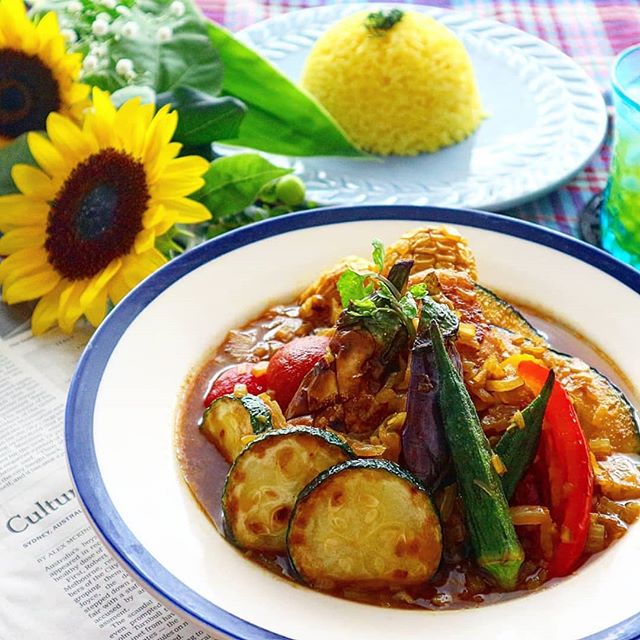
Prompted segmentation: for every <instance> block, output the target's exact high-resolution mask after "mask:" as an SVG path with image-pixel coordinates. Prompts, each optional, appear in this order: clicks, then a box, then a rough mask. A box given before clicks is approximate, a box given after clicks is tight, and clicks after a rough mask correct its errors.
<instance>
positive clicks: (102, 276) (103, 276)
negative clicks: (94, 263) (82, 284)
mask: <svg viewBox="0 0 640 640" xmlns="http://www.w3.org/2000/svg"><path fill="white" fill-rule="evenodd" d="M121 267H122V260H121V259H120V258H115V259H114V260H112V261H111V262H110V263H109V264H108V265H107V266H106V267H105V268H104V269H103V270H102V271H101V272H100V273H99V274H98V275H97V276H94V277H93V278H92V279H91V281H90V282H89V283H88V284H87V286H86V288H85V290H84V291H83V292H82V295H81V296H80V306H81V307H82V308H83V309H87V308H88V307H89V306H91V304H92V303H93V301H94V300H95V299H96V297H98V296H99V295H100V294H101V293H102V292H103V290H104V291H106V290H107V287H108V285H109V281H110V280H111V278H113V276H115V275H116V273H118V271H120V268H121ZM105 295H106V294H105Z"/></svg>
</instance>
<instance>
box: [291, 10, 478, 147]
mask: <svg viewBox="0 0 640 640" xmlns="http://www.w3.org/2000/svg"><path fill="white" fill-rule="evenodd" d="M302 85H303V87H304V88H305V89H307V90H308V91H309V92H310V93H311V94H313V95H314V96H315V97H316V98H317V99H318V101H319V102H320V103H321V104H322V105H323V106H324V107H325V108H326V109H327V111H329V113H330V114H331V115H332V116H333V117H334V118H335V119H336V120H337V121H338V123H339V124H340V125H341V126H342V127H343V129H344V130H345V132H346V134H347V135H348V136H349V137H350V138H351V140H352V141H353V142H354V144H356V145H357V146H358V147H360V148H361V149H364V150H366V151H369V152H372V153H376V154H379V155H389V154H399V155H416V154H418V153H421V152H424V151H428V152H433V151H437V150H438V149H440V148H442V147H446V146H448V145H451V144H454V143H456V142H460V141H461V140H463V139H464V138H466V137H467V136H469V135H470V134H471V133H473V132H474V131H475V130H476V128H477V127H478V125H479V124H480V122H481V120H482V118H483V111H482V107H481V104H480V95H479V93H478V88H477V86H476V82H475V77H474V73H473V68H472V66H471V60H470V59H469V55H468V54H467V52H466V50H465V48H464V46H463V45H462V43H461V42H460V41H459V40H458V39H457V38H456V37H455V36H454V35H453V33H452V32H451V31H449V29H447V28H446V27H445V26H443V25H442V24H440V23H439V22H437V21H436V20H434V19H433V18H430V17H428V16H425V15H422V14H419V13H412V12H402V11H400V10H398V9H393V10H391V11H389V12H380V11H379V12H374V13H369V12H362V13H356V14H354V15H350V16H347V17H346V18H344V19H342V20H341V21H340V22H338V23H337V24H335V25H334V26H333V27H331V28H330V29H329V30H328V31H327V32H326V33H325V34H324V35H323V36H321V37H320V39H319V40H318V41H317V42H316V44H315V46H314V47H313V49H312V51H311V53H310V54H309V57H308V58H307V61H306V65H305V69H304V72H303V77H302Z"/></svg>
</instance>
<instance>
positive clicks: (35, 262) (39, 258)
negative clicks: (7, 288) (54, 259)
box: [0, 247, 49, 284]
mask: <svg viewBox="0 0 640 640" xmlns="http://www.w3.org/2000/svg"><path fill="white" fill-rule="evenodd" d="M45 264H49V263H48V261H47V252H46V250H45V249H44V248H42V247H29V248H28V249H21V250H20V251H16V252H15V253H12V254H11V255H10V256H9V257H7V258H5V259H4V260H3V261H2V262H0V284H1V283H3V282H4V281H5V280H6V278H7V277H8V276H9V275H12V276H18V277H19V276H22V275H25V274H27V273H29V272H31V271H36V270H38V269H40V268H41V267H42V266H43V265H45Z"/></svg>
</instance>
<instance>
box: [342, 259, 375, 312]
mask: <svg viewBox="0 0 640 640" xmlns="http://www.w3.org/2000/svg"><path fill="white" fill-rule="evenodd" d="M369 279H370V277H369V276H368V275H362V274H360V273H357V272H355V271H353V269H347V270H346V271H345V272H344V273H343V274H342V275H341V276H340V278H339V279H338V284H337V287H338V293H339V294H340V300H341V301H342V306H343V307H344V308H346V307H348V306H349V303H350V302H354V303H358V302H360V301H362V300H363V298H366V297H367V296H368V295H369V294H370V293H371V292H372V291H373V283H372V282H370V283H369V284H365V281H366V280H369Z"/></svg>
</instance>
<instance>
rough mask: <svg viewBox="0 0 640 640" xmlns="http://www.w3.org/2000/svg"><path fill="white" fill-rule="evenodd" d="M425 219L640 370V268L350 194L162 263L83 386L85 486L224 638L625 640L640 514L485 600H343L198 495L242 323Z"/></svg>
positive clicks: (102, 524)
mask: <svg viewBox="0 0 640 640" xmlns="http://www.w3.org/2000/svg"><path fill="white" fill-rule="evenodd" d="M425 222H433V223H446V224H448V225H455V227H456V228H457V229H458V230H459V231H460V232H461V233H462V234H463V235H464V236H466V237H467V238H468V240H469V243H470V246H471V249H472V250H473V252H474V254H475V255H476V258H477V261H478V271H479V274H480V281H481V282H482V283H484V284H485V285H487V286H489V287H491V288H494V289H496V290H498V291H500V292H502V293H503V294H506V295H507V296H512V297H514V298H516V299H519V300H525V301H527V302H529V303H531V304H533V305H534V306H538V307H540V308H542V309H544V310H546V311H550V312H552V313H553V315H554V316H555V317H556V318H557V319H558V320H560V321H561V322H566V323H568V324H569V325H571V326H572V327H574V328H575V329H576V330H577V331H579V332H580V333H581V334H582V335H584V336H585V337H586V338H587V339H589V340H591V341H592V342H594V343H595V344H596V345H597V346H598V347H600V348H601V349H603V350H604V352H606V353H607V354H608V355H609V356H610V357H611V358H612V359H613V360H614V361H615V362H616V364H617V365H618V367H619V369H620V370H621V371H622V373H623V374H624V375H626V376H627V377H628V378H629V379H630V380H632V381H634V380H640V340H638V339H637V327H638V319H640V273H639V272H637V271H635V270H633V269H631V268H630V267H627V266H625V265H624V264H622V263H620V262H618V261H616V260H615V259H613V258H611V257H610V256H608V255H607V254H605V253H603V252H602V251H600V250H598V249H594V248H593V247H591V246H588V245H586V244H584V243H581V242H579V241H577V240H573V239H572V238H569V237H567V236H564V235H561V234H558V233H555V232H552V231H549V230H546V229H543V228H541V227H537V226H534V225H531V224H529V223H525V222H521V221H518V220H514V219H509V218H504V217H500V216H495V215H492V214H486V213H480V212H476V211H464V210H452V209H438V208H429V207H410V206H393V207H391V206H379V207H366V208H365V207H354V208H350V207H343V208H332V209H324V210H318V211H314V212H308V213H303V214H293V215H290V216H285V217H282V218H276V219H273V220H269V221H266V222H261V223H258V224H256V225H253V226H250V227H246V228H244V229H240V230H237V231H234V232H231V233H229V234H226V235H224V236H221V237H220V238H216V239H215V240H213V241H210V242H208V243H206V244H204V245H202V246H200V247H197V248H195V249H193V250H191V251H190V252H188V253H187V254H186V255H184V256H181V257H180V258H178V259H176V260H174V261H172V262H171V263H169V264H168V265H167V266H165V267H164V268H162V269H161V270H159V271H158V272H156V273H155V274H153V275H152V276H151V277H149V278H148V279H147V280H146V281H144V282H143V283H142V284H141V285H140V286H139V287H138V288H137V289H135V290H134V291H133V292H132V293H131V294H130V295H129V296H127V298H125V299H124V300H123V301H122V302H121V303H120V304H119V305H118V307H117V308H116V309H115V311H114V312H113V313H112V314H110V316H109V317H108V318H107V320H106V321H105V322H104V324H103V325H102V326H101V327H100V329H99V330H98V331H97V332H96V334H95V335H94V337H93V339H92V341H91V343H90V346H89V347H88V348H87V349H86V351H85V353H84V355H83V357H82V359H81V361H80V364H79V366H78V369H77V371H76V374H75V378H74V380H73V383H72V386H71V390H70V393H69V398H68V404H67V414H66V444H67V451H68V457H69V463H70V468H71V472H72V475H73V480H74V483H75V485H76V489H77V493H78V496H79V497H80V499H81V501H82V503H83V505H84V508H85V510H86V512H87V514H88V516H89V518H90V519H91V521H92V523H93V524H94V526H95V528H96V530H97V531H98V533H99V535H100V536H101V538H102V539H103V540H104V541H105V543H106V544H107V545H108V547H109V548H110V550H111V551H112V553H113V554H114V556H115V557H116V558H117V559H118V560H119V561H120V562H121V563H122V564H123V566H124V567H125V568H126V569H127V571H128V572H130V573H131V575H132V576H133V577H134V578H136V579H137V580H139V581H140V582H141V583H142V584H143V585H145V586H146V587H147V588H148V589H149V590H150V591H151V592H153V593H154V594H155V595H156V596H158V597H159V598H160V599H161V600H163V601H164V602H165V603H166V604H168V605H169V606H170V607H172V608H173V609H175V610H176V611H178V612H179V613H181V614H183V615H185V616H187V617H190V618H192V619H193V620H195V621H197V622H198V623H200V624H201V625H203V626H204V627H205V628H207V630H209V631H210V632H211V633H212V634H214V635H216V636H218V637H232V638H251V639H253V638H260V639H262V638H264V639H267V638H268V639H275V638H295V639H300V640H320V639H322V640H326V639H332V640H334V639H338V638H367V640H383V639H384V640H389V639H391V638H402V639H416V640H418V639H420V640H424V638H447V639H448V640H454V639H459V638H460V639H461V638H469V637H473V638H474V640H488V639H491V640H507V639H508V640H512V639H513V638H514V637H518V639H519V640H534V639H535V640H539V638H541V637H543V638H545V640H571V639H575V640H577V639H582V638H591V639H592V640H595V639H598V640H605V639H606V640H614V639H616V640H618V639H620V640H621V639H623V638H624V639H630V638H635V637H637V635H638V634H639V633H640V613H639V612H640V600H638V597H637V593H638V590H637V584H638V575H640V525H636V526H632V527H631V529H630V531H629V532H628V533H627V535H625V536H624V537H623V538H622V539H621V540H620V541H618V542H616V543H615V544H613V545H612V547H610V548H609V549H607V550H606V551H605V552H603V553H602V554H598V555H596V556H594V557H592V558H591V559H590V560H589V561H588V562H587V563H586V565H585V566H583V567H582V568H581V569H579V570H578V571H577V572H576V573H575V574H574V575H572V576H570V577H567V578H565V579H563V580H561V581H559V582H558V583H557V584H555V585H552V586H548V587H545V588H542V589H539V590H538V591H535V592H532V593H530V594H527V595H524V596H522V597H517V598H513V599H511V600H508V601H505V602H501V603H499V604H493V605H485V606H480V607H477V608H469V609H461V610H447V611H436V612H432V611H422V610H400V609H384V608H379V607H374V606H370V605H365V604H359V603H355V602H351V601H347V600H341V599H338V598H335V597H332V596H328V595H325V594H322V593H319V592H316V591H313V590H311V589H308V588H306V587H302V586H300V585H297V584H295V583H292V582H289V581H287V580H284V579H282V578H279V577H277V576H276V575H274V574H272V573H270V572H268V571H266V570H264V569H262V568H261V567H259V566H258V565H256V564H254V563H253V562H251V561H249V560H247V559H246V558H244V557H243V555H242V554H241V553H240V552H238V551H237V550H236V549H235V548H234V547H232V546H231V545H230V544H229V543H227V542H226V541H225V540H224V539H223V538H222V537H221V536H220V535H219V534H218V532H217V530H216V529H215V527H214V526H213V524H211V522H210V521H209V520H208V519H207V517H206V516H205V515H204V513H203V512H202V511H201V510H200V509H199V507H198V506H197V504H196V502H195V500H194V498H193V496H192V495H191V493H190V491H189V489H188V488H187V486H186V484H185V482H184V481H183V479H182V477H181V474H180V471H179V468H178V464H177V461H176V457H175V450H174V428H175V413H176V409H177V403H178V399H179V396H180V392H181V390H182V389H183V385H184V383H185V380H186V379H187V377H188V376H189V374H190V373H192V372H193V371H194V369H195V368H196V367H197V366H198V364H199V363H201V361H202V358H203V356H204V355H205V354H206V353H207V351H209V350H210V349H211V348H212V347H214V346H216V345H217V344H219V343H220V342H221V341H222V340H223V339H224V337H225V334H226V332H227V331H228V330H229V329H231V328H233V327H238V326H240V325H242V324H243V323H244V322H246V321H248V320H250V319H252V318H254V317H256V316H257V315H259V314H260V312H262V311H263V310H264V309H265V308H266V307H267V306H268V305H269V304H271V303H273V302H274V301H277V300H288V299H292V298H293V297H294V296H295V294H297V293H298V292H299V291H300V290H301V289H302V288H303V287H304V286H305V284H307V283H308V282H310V281H311V280H312V279H313V278H314V277H315V276H316V275H317V274H318V273H319V272H320V271H321V270H322V269H324V268H326V267H328V266H330V265H331V264H332V263H333V262H335V261H336V260H337V259H339V258H340V257H342V256H344V255H347V254H353V253H359V254H361V255H368V253H369V251H370V241H371V239H372V238H374V237H378V238H381V239H382V240H383V241H384V242H385V243H390V242H393V241H394V240H395V239H397V238H398V237H399V236H400V235H401V234H402V233H404V232H406V231H408V230H409V229H412V228H414V227H416V226H419V225H420V224H422V223H425Z"/></svg>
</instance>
